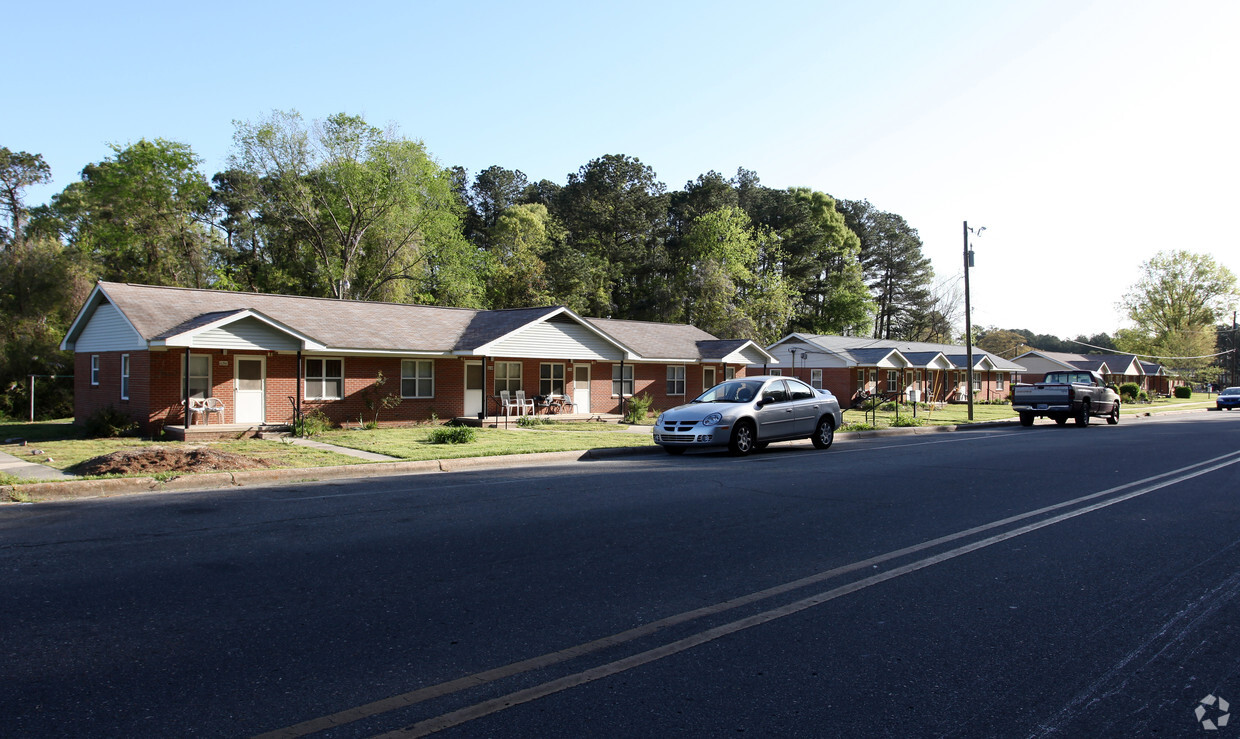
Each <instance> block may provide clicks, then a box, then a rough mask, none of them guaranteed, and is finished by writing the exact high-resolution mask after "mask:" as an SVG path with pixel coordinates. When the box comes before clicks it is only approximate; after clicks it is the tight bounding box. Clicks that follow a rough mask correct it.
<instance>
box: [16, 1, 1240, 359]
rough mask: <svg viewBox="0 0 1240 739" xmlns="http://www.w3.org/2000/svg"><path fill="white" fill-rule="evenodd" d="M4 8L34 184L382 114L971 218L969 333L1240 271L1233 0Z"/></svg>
mask: <svg viewBox="0 0 1240 739" xmlns="http://www.w3.org/2000/svg"><path fill="white" fill-rule="evenodd" d="M595 5H596V4H594V3H580V2H573V3H554V4H551V3H547V4H530V5H521V4H515V3H508V2H505V3H489V2H488V3H416V2H390V3H378V2H359V3H354V4H340V3H322V2H299V3H287V2H282V3H261V2H258V3H250V2H245V3H241V2H222V3H211V4H206V5H197V6H192V5H185V4H182V3H132V2H114V3H86V2H67V3H20V4H15V5H14V6H13V7H10V8H8V9H7V10H6V11H5V13H4V16H5V25H6V27H7V30H6V33H5V36H6V38H5V51H6V57H7V58H8V59H9V60H10V64H11V69H12V68H14V67H12V64H13V62H15V63H16V66H15V69H16V73H15V74H11V75H9V80H8V81H9V84H8V85H7V87H8V89H7V91H6V95H5V104H4V105H3V108H2V110H0V146H7V147H9V148H10V149H13V150H21V151H29V152H32V153H39V154H42V155H43V157H44V158H45V159H46V160H47V162H48V163H49V164H50V165H51V167H52V170H53V175H54V176H55V183H54V185H53V186H52V187H48V188H40V189H38V190H36V191H34V192H32V193H31V197H30V201H31V204H35V203H39V202H44V201H46V200H47V199H48V198H49V197H50V196H51V194H52V193H54V192H57V191H59V190H60V189H61V188H63V187H64V186H65V185H67V184H68V183H69V182H71V181H73V180H74V179H76V178H77V176H78V173H79V172H80V170H81V168H82V167H83V166H84V165H86V164H87V163H89V162H93V161H99V160H101V159H103V158H105V157H106V156H108V155H109V153H110V152H109V150H108V149H107V145H108V144H109V143H118V144H126V143H129V142H132V141H136V140H138V139H140V138H144V137H145V138H156V137H161V138H166V139H172V140H176V141H181V142H184V143H187V144H189V145H190V146H192V147H193V149H194V150H195V152H197V153H198V155H199V156H201V157H202V158H203V165H202V168H203V171H204V172H205V173H206V174H207V175H208V176H210V175H211V174H213V173H214V172H216V171H218V170H220V169H222V168H223V167H224V166H225V163H226V159H227V156H228V154H229V152H230V150H231V146H232V133H233V121H234V120H238V119H240V120H253V119H256V118H259V117H262V116H264V115H265V114H267V113H268V112H269V111H271V110H272V109H296V110H298V111H300V112H301V113H302V114H303V115H304V116H305V117H307V118H320V117H323V116H325V115H328V114H330V113H334V112H341V111H344V112H349V113H358V114H361V115H363V116H364V117H365V118H366V119H367V120H368V121H370V122H371V123H374V124H378V125H387V124H393V125H395V126H397V127H398V128H399V130H400V131H401V132H402V133H403V134H405V135H407V136H410V137H413V138H418V139H421V140H423V141H424V142H425V143H426V145H427V148H428V149H429V150H430V152H431V153H432V154H433V155H434V156H435V157H436V159H438V160H439V162H440V163H441V164H444V165H460V166H464V167H466V168H467V169H468V170H469V171H470V172H471V174H472V173H476V172H478V171H479V170H481V169H484V168H486V167H488V166H491V165H500V166H503V167H508V168H514V169H520V170H522V171H524V172H525V173H526V174H527V175H528V176H529V177H530V178H531V179H534V180H537V179H543V178H546V179H550V180H554V181H556V182H560V183H563V182H564V181H565V179H566V177H567V175H568V173H569V172H573V171H576V170H577V168H579V167H580V166H582V165H583V164H585V163H586V162H588V161H589V160H591V159H593V158H595V157H598V156H601V155H603V154H627V155H629V156H634V157H637V158H639V159H641V160H642V161H643V162H645V163H646V164H648V165H650V166H651V167H653V168H654V170H655V171H656V172H657V173H658V175H659V177H660V179H661V180H662V181H663V182H664V183H666V184H667V186H668V188H669V189H679V188H682V187H683V186H684V184H685V182H686V181H688V180H691V179H694V178H696V177H697V176H698V175H699V174H702V173H704V172H707V171H709V170H712V169H713V170H717V171H719V172H722V173H724V174H726V175H731V174H734V173H735V171H736V169H737V167H741V166H743V167H745V168H747V169H751V170H754V171H755V172H757V173H758V175H759V177H760V178H761V180H762V182H763V184H765V185H768V186H771V187H788V186H794V185H804V186H809V187H813V188H815V189H818V190H823V191H825V192H828V193H831V194H832V195H835V196H836V197H841V198H849V199H862V198H864V199H868V200H869V201H870V202H871V203H873V204H874V205H875V206H877V207H879V208H881V209H883V210H888V211H892V212H895V213H899V214H900V215H902V216H904V217H905V218H906V219H908V221H909V222H910V223H911V224H912V225H913V227H915V228H917V229H918V230H919V231H920V233H921V236H922V238H923V240H924V242H925V250H926V253H927V254H928V255H929V256H930V257H931V259H932V260H933V262H934V266H935V271H936V273H937V274H938V275H939V276H940V277H942V278H951V277H953V276H956V277H958V276H959V274H960V272H961V262H962V257H961V252H962V235H961V222H962V221H964V220H968V221H969V222H970V224H971V225H976V226H986V228H987V230H986V233H985V235H984V237H983V238H982V239H980V240H979V241H977V243H976V252H977V262H976V268H975V269H974V270H973V271H972V272H971V281H972V288H973V289H972V296H973V305H974V323H975V324H976V325H997V326H999V327H1003V328H1028V329H1030V330H1033V331H1035V332H1038V333H1053V334H1057V335H1060V336H1075V335H1077V334H1079V333H1086V334H1092V333H1097V332H1100V331H1106V332H1112V331H1114V330H1115V329H1116V328H1118V327H1120V326H1121V325H1122V324H1123V321H1122V317H1121V315H1120V313H1119V311H1118V309H1117V308H1116V307H1115V304H1116V302H1117V301H1118V300H1119V299H1120V298H1121V296H1122V295H1123V293H1124V291H1125V290H1126V289H1127V288H1128V287H1129V286H1130V285H1131V284H1132V283H1133V282H1135V281H1136V279H1137V267H1138V265H1139V264H1140V263H1141V262H1142V261H1144V260H1145V259H1148V258H1149V257H1151V256H1152V255H1154V254H1155V253H1156V252H1158V251H1159V250H1161V249H1172V248H1185V249H1189V250H1193V251H1199V252H1204V253H1209V254H1212V255H1213V256H1214V257H1215V258H1216V259H1218V260H1219V261H1221V262H1222V263H1223V264H1225V265H1227V266H1228V267H1229V268H1230V269H1231V270H1232V271H1233V272H1237V273H1240V242H1238V237H1237V235H1236V231H1235V229H1234V228H1233V227H1232V215H1233V214H1234V212H1235V208H1236V203H1237V202H1238V201H1240V185H1238V184H1237V181H1238V178H1240V174H1238V173H1240V145H1238V144H1237V135H1236V131H1237V128H1238V126H1237V124H1238V123H1240V121H1238V116H1237V113H1238V112H1240V102H1238V101H1237V96H1238V91H1240V84H1238V80H1237V74H1238V72H1240V43H1237V42H1236V40H1235V36H1236V33H1237V32H1238V31H1240V2H1236V1H1235V0H1201V1H1197V0H1177V1H1175V2H1172V1H1171V0H1164V1H1161V2H1148V1H1143V0H1106V1H1103V2H1090V1H1089V0H1074V1H1062V2H1061V1H1058V0H1053V1H1051V2H1038V3H1028V2H951V1H948V2H942V3H926V2H911V1H910V2H877V3H857V2H782V3H781V2H773V3H766V4H762V3H754V2H752V0H749V1H747V2H719V1H717V0H715V1H712V2H659V3H652V2H629V3H613V4H609V5H607V6H598V7H595Z"/></svg>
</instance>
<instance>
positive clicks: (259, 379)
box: [233, 357, 267, 423]
mask: <svg viewBox="0 0 1240 739" xmlns="http://www.w3.org/2000/svg"><path fill="white" fill-rule="evenodd" d="M266 364H267V361H266V360H265V359H263V358H262V357H237V362H236V365H237V379H236V381H235V383H234V385H233V403H234V404H236V406H237V408H236V412H235V415H234V419H235V420H236V423H263V422H264V421H265V420H266V408H267V392H266V377H267V372H266V369H267V368H266Z"/></svg>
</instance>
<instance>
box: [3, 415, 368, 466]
mask: <svg viewBox="0 0 1240 739" xmlns="http://www.w3.org/2000/svg"><path fill="white" fill-rule="evenodd" d="M9 439H26V440H27V442H28V443H27V445H26V446H21V445H20V443H12V444H9V443H4V442H6V441H7V440H9ZM153 446H172V447H176V446H182V447H200V446H210V447H211V448H212V449H219V450H221V451H226V452H234V453H236V454H243V455H245V456H247V457H260V458H263V459H266V460H268V461H269V462H271V463H272V465H273V466H274V467H280V468H292V467H329V466H333V465H340V464H359V463H361V462H362V460H359V459H356V458H354V457H349V456H345V455H343V454H337V453H335V452H329V451H323V450H321V449H312V448H310V447H301V446H294V445H292V444H285V443H283V442H280V441H264V440H261V439H228V440H225V441H212V442H195V443H192V444H186V443H184V442H179V441H152V440H151V439H143V438H138V437H132V436H123V437H115V438H107V439H88V438H84V434H83V432H82V430H81V429H80V428H78V427H76V426H74V425H72V424H71V423H70V422H68V421H49V422H36V423H0V452H5V453H7V454H11V455H13V456H14V457H17V458H19V459H24V458H27V457H30V458H31V461H37V462H38V463H39V464H46V465H47V466H48V467H55V468H56V469H61V470H64V471H66V472H68V473H70V474H73V472H74V470H73V468H74V467H75V466H76V465H78V464H81V463H82V462H85V461H86V460H88V459H94V458H95V457H99V456H102V455H104V454H109V453H111V452H117V451H122V450H127V449H141V448H143V447H153ZM36 449H38V450H41V451H42V452H43V454H40V455H37V456H35V457H31V454H30V452H32V451H34V450H36ZM49 457H50V458H51V459H52V461H51V462H44V461H43V460H45V459H47V458H49Z"/></svg>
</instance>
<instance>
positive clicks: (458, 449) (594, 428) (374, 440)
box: [314, 423, 654, 460]
mask: <svg viewBox="0 0 1240 739" xmlns="http://www.w3.org/2000/svg"><path fill="white" fill-rule="evenodd" d="M433 428H434V427H432V426H418V427H413V428H383V429H373V430H369V431H345V430H332V431H328V432H326V433H323V434H320V435H318V436H316V437H314V438H315V439H316V440H317V441H322V442H324V443H326V444H338V445H339V446H345V447H349V448H351V449H361V450H363V451H367V452H374V453H376V454H386V455H388V456H390V457H399V458H401V459H408V460H424V459H456V458H459V457H494V456H500V455H505V454H533V453H536V452H568V451H585V450H587V449H607V448H615V447H640V446H651V445H653V444H654V441H653V440H652V439H651V436H650V434H635V433H629V432H627V431H624V430H623V429H624V427H621V426H617V425H616V424H602V423H552V424H547V425H545V426H537V427H533V428H519V427H517V426H516V425H515V424H514V425H513V426H512V427H511V428H509V429H503V428H480V429H475V431H477V440H476V441H474V442H472V443H469V444H432V443H431V442H430V441H429V440H428V437H429V436H430V433H431V430H432V429H433Z"/></svg>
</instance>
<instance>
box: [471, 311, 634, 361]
mask: <svg viewBox="0 0 1240 739" xmlns="http://www.w3.org/2000/svg"><path fill="white" fill-rule="evenodd" d="M560 315H565V316H568V317H569V318H571V319H573V320H574V321H576V322H577V323H578V324H580V325H581V326H582V327H583V328H585V329H586V330H587V331H589V332H591V333H593V334H594V335H595V336H597V337H599V338H600V339H602V340H603V341H606V342H607V343H608V344H611V345H612V346H614V347H616V348H617V349H619V350H620V351H621V352H624V358H625V361H628V360H629V358H630V357H637V356H638V354H637V352H635V351H633V350H632V349H630V348H629V347H627V346H625V345H624V344H622V343H620V341H618V340H617V339H616V338H615V337H613V336H611V335H610V334H608V333H607V332H605V331H603V330H601V329H599V328H598V327H597V326H595V325H594V324H592V323H590V322H589V321H587V320H585V319H584V318H582V317H581V316H579V315H577V314H576V313H574V312H573V311H571V310H569V309H568V308H565V307H564V306H560V307H559V308H556V309H555V310H553V311H551V312H550V313H547V314H545V315H543V316H542V317H540V318H539V319H538V320H536V321H530V322H529V323H526V324H525V325H523V326H519V327H517V328H515V329H513V330H512V331H509V332H508V333H506V334H504V335H503V336H499V337H496V338H494V339H492V340H490V341H488V342H487V343H485V344H482V345H481V346H476V347H474V348H473V349H463V350H459V351H457V352H456V354H460V355H463V356H487V355H488V354H490V349H491V348H492V347H493V346H495V345H496V344H498V343H500V342H501V341H506V340H507V339H509V338H511V337H513V336H516V335H517V334H519V333H521V332H522V331H524V330H525V329H527V328H528V327H529V326H531V325H532V324H535V323H546V322H547V321H549V320H550V319H552V318H555V317H556V316H560Z"/></svg>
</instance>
